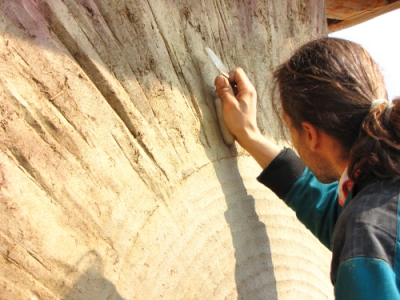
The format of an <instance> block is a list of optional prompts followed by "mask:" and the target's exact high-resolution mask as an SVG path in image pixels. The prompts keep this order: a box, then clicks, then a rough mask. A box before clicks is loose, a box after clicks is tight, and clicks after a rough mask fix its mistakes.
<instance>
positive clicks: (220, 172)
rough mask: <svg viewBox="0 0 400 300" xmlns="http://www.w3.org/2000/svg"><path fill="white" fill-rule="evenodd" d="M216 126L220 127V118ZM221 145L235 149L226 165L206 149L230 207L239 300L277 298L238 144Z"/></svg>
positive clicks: (267, 247)
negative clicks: (216, 159) (241, 169)
mask: <svg viewBox="0 0 400 300" xmlns="http://www.w3.org/2000/svg"><path fill="white" fill-rule="evenodd" d="M209 94H210V95H209V97H208V98H209V99H210V101H214V99H213V95H214V92H213V91H212V92H210V93H209ZM215 126H218V123H217V121H216V123H215ZM202 128H204V127H203V126H202ZM221 141H222V136H221ZM221 144H223V142H221ZM220 147H229V148H230V149H229V150H228V151H230V152H231V157H230V158H226V159H224V163H223V164H221V163H220V162H219V161H215V160H213V159H212V155H211V154H210V151H211V149H209V148H206V147H205V148H204V149H205V152H206V154H207V156H209V157H210V161H211V162H212V163H213V167H214V170H215V173H216V175H217V178H218V181H219V182H220V185H221V188H222V192H223V193H224V196H225V201H226V204H227V207H228V209H227V210H226V212H225V213H224V216H225V220H226V222H227V223H228V225H229V228H230V231H231V236H232V243H233V247H234V249H235V260H236V264H235V283H236V289H237V299H252V300H254V299H268V300H277V299H278V294H277V286H276V278H275V274H274V266H273V262H272V257H271V247H270V242H269V238H268V235H267V230H266V226H265V224H264V223H263V222H261V221H260V220H259V217H258V215H257V212H256V210H255V200H254V197H253V196H252V195H248V194H247V190H246V187H245V186H244V183H243V179H242V177H241V175H240V173H239V168H238V160H237V150H236V146H235V144H234V145H232V146H226V145H220ZM254 180H255V179H254ZM221 218H222V216H221ZM232 267H233V266H232Z"/></svg>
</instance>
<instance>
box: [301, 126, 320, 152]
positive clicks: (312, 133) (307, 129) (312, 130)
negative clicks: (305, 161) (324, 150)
mask: <svg viewBox="0 0 400 300" xmlns="http://www.w3.org/2000/svg"><path fill="white" fill-rule="evenodd" d="M301 126H302V127H303V133H304V136H305V141H306V143H307V145H308V147H309V148H310V150H312V151H316V150H317V149H318V146H319V144H320V133H319V131H318V129H317V128H316V127H315V126H314V125H312V124H311V123H308V122H302V123H301Z"/></svg>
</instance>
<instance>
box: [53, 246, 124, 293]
mask: <svg viewBox="0 0 400 300" xmlns="http://www.w3.org/2000/svg"><path fill="white" fill-rule="evenodd" d="M76 268H77V269H81V268H84V269H86V271H85V272H84V273H82V274H81V275H80V276H79V277H78V279H77V280H76V281H75V283H74V285H73V286H72V288H71V289H70V290H69V291H67V293H66V294H65V296H63V297H62V298H61V299H62V300H102V299H104V300H106V299H107V300H123V298H122V297H121V296H120V294H119V293H118V291H117V289H116V288H115V285H114V284H113V283H112V282H110V281H109V280H107V279H106V278H105V277H104V275H103V269H104V265H103V261H102V259H101V256H100V254H99V253H97V252H96V251H90V252H88V253H87V254H86V255H84V256H83V257H82V258H81V259H80V260H79V261H78V263H77V264H76Z"/></svg>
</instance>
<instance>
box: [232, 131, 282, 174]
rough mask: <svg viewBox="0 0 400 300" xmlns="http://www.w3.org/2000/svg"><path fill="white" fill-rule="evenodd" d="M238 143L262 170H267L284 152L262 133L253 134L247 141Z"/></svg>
mask: <svg viewBox="0 0 400 300" xmlns="http://www.w3.org/2000/svg"><path fill="white" fill-rule="evenodd" d="M238 142H239V143H240V145H241V146H242V147H243V148H244V149H245V150H246V151H247V152H248V153H249V154H250V155H251V156H252V157H253V158H254V159H255V160H256V161H257V163H258V164H259V165H260V166H261V168H262V169H265V168H266V167H267V166H268V165H269V164H270V163H271V161H273V160H274V158H275V157H276V156H277V155H278V154H279V153H280V152H281V150H282V149H281V148H280V147H278V145H276V144H274V143H273V142H271V141H269V140H268V139H267V138H265V137H264V136H263V135H262V134H261V133H256V134H253V135H252V136H249V137H248V139H246V141H238Z"/></svg>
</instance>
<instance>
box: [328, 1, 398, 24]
mask: <svg viewBox="0 0 400 300" xmlns="http://www.w3.org/2000/svg"><path fill="white" fill-rule="evenodd" d="M390 2H391V1H389V0H365V1H364V0H346V1H344V0H327V1H326V17H327V19H336V20H346V19H349V18H351V17H353V16H355V15H357V14H359V13H360V12H363V11H367V10H368V11H369V10H372V9H375V8H378V7H382V6H386V5H388V4H389V3H390Z"/></svg>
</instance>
